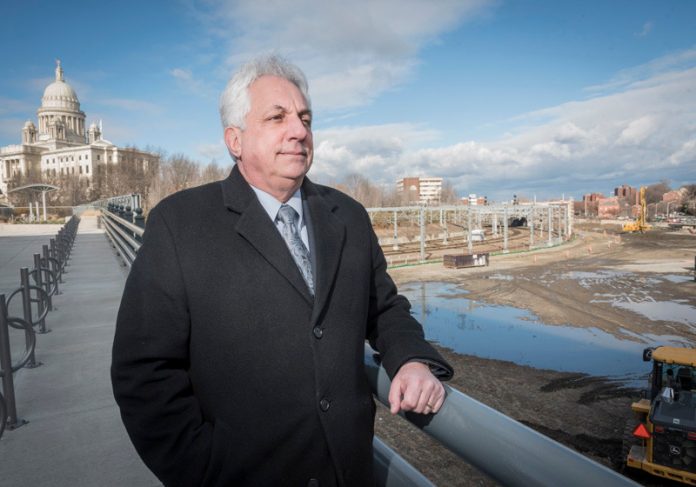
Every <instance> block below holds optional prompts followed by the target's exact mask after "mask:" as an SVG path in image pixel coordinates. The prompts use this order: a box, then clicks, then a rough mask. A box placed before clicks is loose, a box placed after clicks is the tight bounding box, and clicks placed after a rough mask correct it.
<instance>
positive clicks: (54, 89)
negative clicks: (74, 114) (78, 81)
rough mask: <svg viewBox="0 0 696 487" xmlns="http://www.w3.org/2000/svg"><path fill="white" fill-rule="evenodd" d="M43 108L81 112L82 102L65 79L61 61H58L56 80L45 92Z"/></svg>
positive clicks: (42, 99) (42, 102)
mask: <svg viewBox="0 0 696 487" xmlns="http://www.w3.org/2000/svg"><path fill="white" fill-rule="evenodd" d="M41 107H42V108H64V109H68V110H75V111H79V110H80V100H78V99H77V93H75V90H73V88H72V86H70V85H69V84H68V83H66V82H65V80H64V79H63V68H62V67H61V65H60V60H59V59H58V60H56V80H55V81H54V82H53V83H51V84H50V85H48V86H47V87H46V89H45V90H44V94H43V97H42V98H41Z"/></svg>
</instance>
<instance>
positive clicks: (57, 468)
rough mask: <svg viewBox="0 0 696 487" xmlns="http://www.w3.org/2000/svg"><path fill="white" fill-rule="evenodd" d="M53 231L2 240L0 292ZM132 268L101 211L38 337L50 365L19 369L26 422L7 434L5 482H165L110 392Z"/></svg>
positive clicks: (88, 225)
mask: <svg viewBox="0 0 696 487" xmlns="http://www.w3.org/2000/svg"><path fill="white" fill-rule="evenodd" d="M56 230H57V229H56ZM53 235H55V231H53V232H52V233H50V234H48V235H44V236H26V235H25V236H14V237H2V238H1V239H0V285H2V284H4V283H5V282H8V283H9V282H11V281H12V280H11V279H10V278H9V277H8V278H5V277H3V276H6V275H7V276H9V275H10V274H11V273H12V272H14V273H15V276H16V277H15V278H14V281H13V282H12V284H11V286H8V288H7V289H6V288H5V286H4V285H3V286H1V287H0V292H11V291H12V289H14V288H16V287H17V286H19V267H21V266H31V264H32V261H31V255H32V254H33V253H38V252H39V251H40V250H41V245H43V244H45V243H48V239H49V238H50V237H51V236H53ZM0 236H2V233H0ZM14 239H20V240H14ZM26 239H31V240H26ZM27 253H28V255H29V257H30V258H29V261H28V262H26V263H25V261H26V254H27ZM126 275H127V270H126V269H125V268H123V267H122V266H121V265H120V262H119V261H118V259H117V258H116V256H115V254H114V252H113V250H112V249H111V247H110V245H109V243H108V242H107V239H106V237H105V236H104V235H103V233H102V231H101V230H99V229H98V228H97V225H96V218H94V217H84V218H83V219H82V221H81V223H80V227H79V231H78V236H77V238H76V239H75V244H74V247H73V251H72V257H71V260H70V263H69V266H68V267H67V273H66V274H65V275H64V281H65V282H64V284H62V285H61V288H60V289H61V292H62V294H61V295H58V296H54V301H53V302H54V306H55V307H56V308H57V309H55V310H54V311H52V312H50V313H49V314H48V317H47V318H46V325H47V328H49V329H50V330H51V332H50V333H47V334H45V335H37V346H36V359H37V360H38V361H40V362H42V363H43V365H41V366H40V367H38V368H35V369H22V370H20V371H18V372H17V373H16V374H15V376H14V381H15V390H16V396H17V412H18V416H19V417H20V418H21V419H25V420H27V421H29V423H28V424H26V425H24V426H22V427H20V428H17V429H16V430H13V431H7V430H6V431H5V433H4V435H3V437H2V438H0V485H3V486H4V485H7V486H15V485H17V486H19V485H25V486H33V487H40V486H47V487H48V486H52V487H53V486H71V487H78V486H85V487H87V486H89V487H92V486H128V487H131V486H133V487H139V486H155V485H161V484H160V483H159V482H158V481H157V479H156V478H155V477H154V476H153V475H152V473H151V472H150V471H149V470H148V469H147V468H146V467H145V466H144V465H143V463H142V462H141V461H140V459H139V458H138V456H137V454H136V453H135V450H134V448H133V446H132V445H131V443H130V441H129V439H128V437H127V435H126V431H125V429H124V427H123V424H122V423H121V419H120V416H119V412H118V408H117V406H116V403H115V401H114V399H113V395H112V392H111V381H110V377H109V366H110V363H111V344H112V341H113V334H114V323H115V321H116V313H117V311H118V305H119V301H120V297H121V293H122V290H123V285H124V283H125V279H126ZM9 288H11V289H9ZM11 333H15V334H16V333H21V332H19V331H11Z"/></svg>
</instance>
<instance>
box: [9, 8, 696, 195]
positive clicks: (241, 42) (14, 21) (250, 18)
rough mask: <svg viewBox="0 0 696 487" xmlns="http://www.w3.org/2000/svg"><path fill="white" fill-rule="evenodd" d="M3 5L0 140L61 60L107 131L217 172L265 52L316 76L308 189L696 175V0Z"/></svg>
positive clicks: (695, 178) (587, 182)
mask: <svg viewBox="0 0 696 487" xmlns="http://www.w3.org/2000/svg"><path fill="white" fill-rule="evenodd" d="M0 18H2V19H3V29H2V30H0V60H1V62H2V64H3V67H2V76H0V146H2V145H7V144H13V143H18V142H19V140H20V130H21V127H22V125H23V123H24V122H25V121H26V120H28V119H31V120H34V121H35V120H36V109H37V108H38V107H39V104H40V99H41V95H42V93H43V89H44V88H45V86H46V85H47V84H48V83H50V82H51V81H52V78H53V72H54V67H55V59H57V58H60V59H61V61H62V64H63V68H64V70H65V78H66V81H68V82H69V83H70V84H71V85H72V86H73V87H74V88H75V90H76V91H77V94H78V96H79V98H80V102H81V108H82V110H83V111H84V112H85V113H86V114H87V119H88V122H92V121H98V120H102V122H103V128H104V137H105V138H106V139H108V140H111V141H112V142H114V143H116V144H118V145H126V144H130V145H137V146H138V147H141V148H144V147H147V146H150V147H155V148H161V149H163V150H165V151H166V152H167V153H179V152H181V153H185V154H187V155H188V156H190V157H192V158H194V159H195V160H198V161H200V162H201V163H203V164H206V163H208V162H210V161H211V160H213V159H214V160H216V161H217V162H218V163H219V164H221V165H228V164H230V162H229V157H228V156H227V154H226V150H225V147H224V144H223V142H222V130H221V127H220V124H219V119H218V114H217V99H218V96H219V93H220V92H221V90H222V88H223V87H224V85H225V83H226V81H227V79H228V77H229V75H230V73H231V72H232V71H233V70H234V68H235V66H237V65H238V64H239V63H240V62H242V61H244V60H246V59H248V58H249V57H251V56H253V55H254V54H258V53H261V52H269V51H276V52H279V53H281V54H283V55H285V56H286V57H287V58H289V59H290V60H292V61H294V62H296V63H297V64H299V65H300V66H301V67H302V68H303V69H304V70H305V72H306V73H307V76H308V78H309V82H310V93H311V95H312V103H313V108H314V112H315V118H314V131H315V152H316V155H315V163H314V167H313V168H312V170H311V172H310V176H311V177H312V178H313V179H314V180H317V181H319V182H325V183H332V182H335V181H337V180H340V179H341V178H342V177H343V176H345V175H346V174H348V173H350V172H357V173H361V174H365V175H367V176H368V177H370V179H372V180H373V181H374V182H376V183H380V184H385V185H391V184H393V182H394V181H395V180H396V179H398V178H400V177H403V176H407V175H427V176H443V177H445V178H447V179H449V180H450V181H451V182H452V183H453V184H454V185H455V188H456V189H457V190H458V192H459V193H460V194H461V195H465V194H468V193H477V194H485V195H488V196H489V199H495V200H498V201H501V200H506V199H509V198H511V196H512V194H518V195H523V196H526V197H530V198H531V197H533V196H534V195H536V196H537V197H538V198H547V197H554V198H555V197H560V196H561V195H565V196H573V197H575V198H580V197H581V196H582V194H583V193H588V192H595V191H600V192H604V193H605V194H609V193H611V191H612V189H613V188H614V187H615V186H619V185H621V184H624V183H628V184H632V185H640V184H649V183H653V182H657V181H660V180H662V179H668V180H670V182H671V184H672V185H673V186H678V185H681V184H684V183H694V182H696V2H694V1H688V0H680V1H677V0H665V1H660V2H657V1H637V0H612V1H594V0H585V1H583V2H557V1H541V0H538V1H534V0H527V1H505V0H498V1H493V0H471V1H465V0H456V1H455V0H450V1H448V0H441V1H437V2H432V1H429V0H384V1H368V0H361V1H353V2H341V1H326V0H325V1H309V0H297V1H293V2H289V1H280V0H276V1H262V0H257V1H247V2H240V1H233V0H205V1H196V0H181V1H164V0H155V1H142V0H141V1H138V2H135V1H131V0H122V1H119V2H86V1H69V0H68V1H62V2H48V1H38V0H10V1H5V2H2V3H1V4H0Z"/></svg>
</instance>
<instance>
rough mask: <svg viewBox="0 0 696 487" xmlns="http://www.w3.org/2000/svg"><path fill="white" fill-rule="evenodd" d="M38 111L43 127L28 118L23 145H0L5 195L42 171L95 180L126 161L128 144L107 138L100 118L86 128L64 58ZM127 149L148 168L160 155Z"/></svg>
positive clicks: (2, 193)
mask: <svg viewBox="0 0 696 487" xmlns="http://www.w3.org/2000/svg"><path fill="white" fill-rule="evenodd" d="M37 115H38V123H39V126H38V128H37V127H36V125H34V123H33V122H32V121H27V122H26V123H25V124H24V127H23V128H22V142H21V144H16V145H8V146H5V147H0V198H2V197H3V196H5V195H7V190H8V185H10V184H11V183H12V182H13V180H15V181H16V180H17V178H18V177H20V176H32V177H33V178H35V179H38V178H37V176H38V174H41V175H42V176H43V179H44V180H47V179H50V178H52V177H53V178H55V177H59V176H61V175H75V176H77V177H78V178H79V179H80V181H81V182H84V183H85V184H86V185H91V184H92V181H93V180H94V177H95V176H96V174H98V173H100V172H101V171H103V170H104V168H105V165H106V164H117V163H119V162H121V160H122V154H123V149H119V148H118V147H117V146H116V145H114V144H113V143H111V142H109V141H108V140H106V139H104V138H103V137H102V131H101V123H100V124H99V125H97V124H96V123H92V124H91V125H90V126H89V129H87V130H85V113H84V112H83V111H82V110H80V101H79V100H78V98H77V94H76V93H75V90H73V88H72V87H71V86H70V85H69V84H68V83H66V82H65V80H64V78H63V68H62V67H61V65H60V61H56V79H55V81H53V82H52V83H51V84H49V85H48V86H47V87H46V89H45V90H44V94H43V97H42V98H41V107H40V108H39V109H38V110H37ZM128 152H129V154H128V157H129V160H130V161H131V162H133V159H135V161H134V162H136V163H138V164H142V167H143V168H146V167H147V166H148V164H150V163H152V161H153V160H154V159H156V158H157V156H156V155H155V154H152V153H150V152H144V151H137V150H133V149H128ZM10 189H11V188H10Z"/></svg>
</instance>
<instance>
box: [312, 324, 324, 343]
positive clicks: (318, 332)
mask: <svg viewBox="0 0 696 487" xmlns="http://www.w3.org/2000/svg"><path fill="white" fill-rule="evenodd" d="M312 333H314V337H315V338H316V339H317V340H318V339H320V338H321V337H322V336H324V330H322V329H321V328H320V327H318V326H315V327H314V329H313V330H312Z"/></svg>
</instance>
